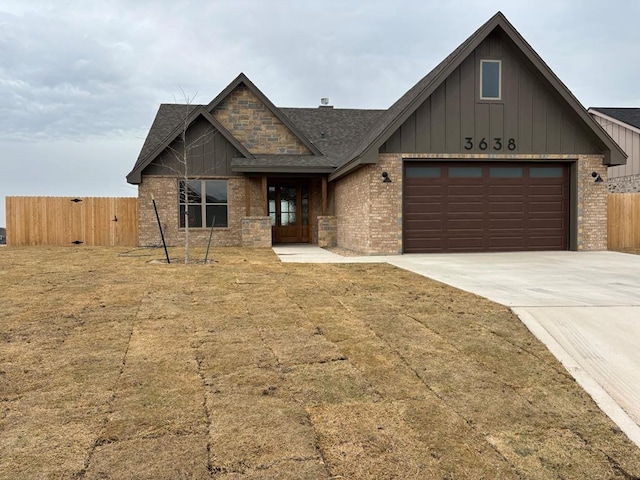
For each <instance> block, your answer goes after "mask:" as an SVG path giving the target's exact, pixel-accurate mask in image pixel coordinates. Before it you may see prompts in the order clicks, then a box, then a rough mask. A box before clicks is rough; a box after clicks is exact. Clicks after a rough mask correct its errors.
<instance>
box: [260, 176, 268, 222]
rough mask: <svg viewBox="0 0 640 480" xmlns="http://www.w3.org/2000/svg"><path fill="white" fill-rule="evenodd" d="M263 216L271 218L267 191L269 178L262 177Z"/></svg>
mask: <svg viewBox="0 0 640 480" xmlns="http://www.w3.org/2000/svg"><path fill="white" fill-rule="evenodd" d="M262 214H263V215H264V216H265V217H267V216H269V192H268V191H267V177H266V176H265V175H263V176H262Z"/></svg>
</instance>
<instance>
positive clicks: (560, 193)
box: [529, 184, 566, 198]
mask: <svg viewBox="0 0 640 480" xmlns="http://www.w3.org/2000/svg"><path fill="white" fill-rule="evenodd" d="M529 195H531V196H535V195H541V196H543V197H546V196H557V197H563V198H564V197H565V196H566V188H565V186H564V185H535V184H530V185H529Z"/></svg>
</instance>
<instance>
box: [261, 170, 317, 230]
mask: <svg viewBox="0 0 640 480" xmlns="http://www.w3.org/2000/svg"><path fill="white" fill-rule="evenodd" d="M269 216H270V217H271V226H272V230H271V231H272V236H273V243H309V185H308V184H306V183H302V182H295V181H289V182H286V183H279V184H272V185H270V186H269Z"/></svg>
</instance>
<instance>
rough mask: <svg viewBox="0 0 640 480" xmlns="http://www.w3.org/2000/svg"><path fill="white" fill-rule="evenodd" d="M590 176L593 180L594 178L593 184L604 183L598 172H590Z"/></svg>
mask: <svg viewBox="0 0 640 480" xmlns="http://www.w3.org/2000/svg"><path fill="white" fill-rule="evenodd" d="M591 176H592V177H593V178H595V180H594V183H602V182H604V180H602V177H601V176H600V174H599V173H598V172H591Z"/></svg>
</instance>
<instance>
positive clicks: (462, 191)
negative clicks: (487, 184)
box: [447, 185, 484, 197]
mask: <svg viewBox="0 0 640 480" xmlns="http://www.w3.org/2000/svg"><path fill="white" fill-rule="evenodd" d="M447 193H448V194H449V195H466V196H474V197H482V196H483V195H484V186H483V185H449V186H448V187H447Z"/></svg>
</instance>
